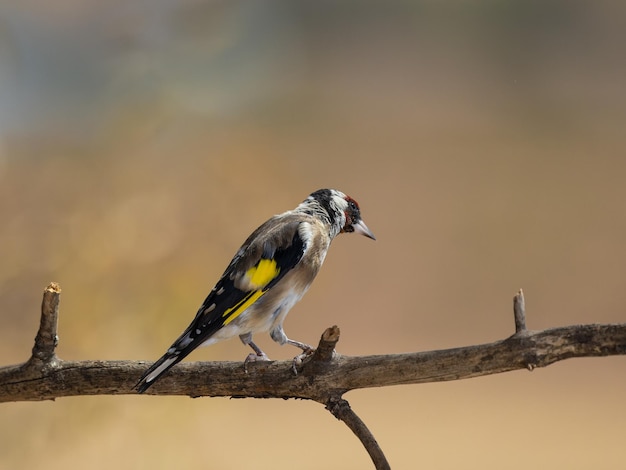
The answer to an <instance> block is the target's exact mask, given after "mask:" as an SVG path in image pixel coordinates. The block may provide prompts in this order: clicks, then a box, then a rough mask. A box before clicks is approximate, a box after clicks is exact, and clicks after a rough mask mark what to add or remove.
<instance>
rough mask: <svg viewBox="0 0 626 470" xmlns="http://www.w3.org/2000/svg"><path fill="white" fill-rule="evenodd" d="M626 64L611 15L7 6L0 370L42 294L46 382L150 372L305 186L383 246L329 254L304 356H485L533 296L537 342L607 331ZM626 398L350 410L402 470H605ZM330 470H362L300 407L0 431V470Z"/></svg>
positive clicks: (69, 415) (522, 383)
mask: <svg viewBox="0 0 626 470" xmlns="http://www.w3.org/2000/svg"><path fill="white" fill-rule="evenodd" d="M625 41H626V4H623V3H620V2H602V1H601V2H581V1H571V2H570V1H568V2H566V1H560V2H559V1H555V2H537V1H530V2H528V1H526V2H521V1H514V2H491V1H481V2H461V1H453V2H446V3H445V4H444V3H442V2H432V1H422V2H327V1H321V2H313V3H311V2H298V3H293V2H287V1H282V2H269V1H263V2H201V1H197V0H183V1H176V2H174V1H168V0H161V1H158V2H153V3H150V4H148V3H146V2H140V1H136V0H135V1H130V2H122V1H112V2H96V1H86V2H84V1H81V2H78V1H75V0H61V1H56V2H52V3H46V2H41V1H36V0H30V1H22V2H17V1H10V2H5V3H3V4H2V5H0V217H1V219H0V220H1V221H2V223H1V224H0V354H1V357H2V358H3V359H2V362H3V363H5V364H11V363H17V362H21V361H23V360H25V359H26V358H27V357H28V355H29V353H30V349H31V347H32V340H33V338H34V335H35V333H36V329H37V325H38V322H39V307H40V302H41V292H42V290H43V288H44V287H45V286H46V285H47V284H48V282H50V281H52V280H54V281H57V282H59V283H60V284H61V287H62V289H63V294H62V300H61V314H60V325H59V334H60V345H59V348H58V353H59V355H60V357H62V358H64V359H144V360H149V359H152V360H154V359H157V358H158V357H159V356H160V355H161V354H162V353H163V352H164V351H165V349H167V347H168V346H169V345H170V343H171V342H172V341H173V340H174V339H175V338H176V337H177V336H178V334H179V333H180V331H181V330H182V329H183V328H184V327H185V326H186V325H187V324H188V322H189V321H190V320H191V318H192V317H193V315H194V314H195V311H196V309H197V308H198V306H199V305H200V303H201V301H202V300H203V298H204V296H205V294H206V293H207V292H208V290H209V289H210V288H211V287H212V286H213V283H214V282H215V281H216V280H217V278H218V277H219V275H220V274H221V273H222V271H223V269H224V268H225V267H226V265H227V263H228V262H229V261H230V258H231V256H232V255H233V254H234V252H235V251H236V249H237V248H238V247H239V245H240V244H241V242H242V241H243V240H244V239H245V237H247V235H248V234H249V233H250V232H251V231H252V230H253V229H254V228H256V226H258V225H259V224H260V223H261V222H263V221H264V220H265V219H266V218H268V217H269V216H270V215H272V214H274V213H278V212H282V211H284V210H287V209H290V208H292V207H294V206H295V205H296V204H298V203H299V202H300V201H301V200H302V199H304V198H305V197H306V196H307V195H308V194H309V193H310V192H312V191H314V190H316V189H318V188H321V187H334V188H337V189H340V190H342V191H344V192H346V193H348V194H350V195H351V196H353V197H354V198H355V199H356V200H358V201H359V203H360V205H361V207H362V210H363V216H364V219H365V221H366V222H367V224H368V226H369V227H370V228H371V229H372V231H373V232H374V233H375V234H376V236H377V238H378V240H377V241H376V242H375V243H374V242H371V241H369V240H367V239H365V238H363V237H353V236H341V237H339V238H338V239H337V240H336V241H335V242H334V246H333V248H332V249H331V252H330V253H329V256H328V258H327V260H326V264H325V267H324V269H323V270H322V272H321V274H320V275H319V277H318V279H317V280H316V282H315V284H314V285H313V287H312V289H311V290H310V291H309V293H308V294H307V296H306V297H305V298H304V299H303V301H302V302H301V303H300V304H298V305H297V306H296V307H295V308H294V310H293V311H292V312H291V314H290V315H289V317H288V319H287V321H286V325H285V328H286V331H287V332H288V334H289V336H290V337H292V338H294V339H297V340H300V341H305V342H308V343H315V342H316V341H317V338H318V337H319V335H320V334H321V333H322V331H323V330H324V329H325V328H326V327H328V326H330V325H333V324H338V325H339V326H340V327H341V329H342V339H341V341H340V343H339V352H340V353H342V354H348V355H357V354H380V353H396V352H405V351H417V350H428V349H440V348H447V347H454V346H461V345H468V344H478V343H482V342H490V341H494V340H496V339H501V338H504V337H506V336H508V335H510V334H511V333H512V332H513V317H512V311H511V310H512V308H511V307H512V303H511V299H512V296H513V294H514V293H515V292H516V291H517V290H518V289H519V288H520V287H523V288H524V291H525V293H526V296H527V315H528V323H529V327H530V328H532V329H540V328H547V327H551V326H558V325H567V324H576V323H595V322H624V321H625V314H624V308H623V305H624V304H625V303H626V289H625V283H624V279H625V274H626V267H625V266H626V249H625V247H624V240H625V239H626V204H625V201H626V185H625V184H624V181H625V180H626V178H625V177H626V140H625V137H624V135H625V132H624V129H625V127H624V126H625V122H626V86H625V84H626V56H624V52H623V49H624V44H625V43H626V42H625ZM258 344H259V345H260V346H261V347H262V348H263V349H264V350H266V351H267V352H268V354H269V356H270V357H272V358H277V359H279V358H280V359H286V358H289V357H291V356H292V355H293V354H294V353H295V351H293V350H292V349H290V348H288V347H285V348H281V347H279V346H277V345H275V344H273V342H272V341H271V340H270V339H269V337H268V336H265V337H259V338H258ZM247 354H248V351H247V350H246V348H245V347H244V346H242V345H241V344H240V343H239V342H238V341H229V342H226V343H222V344H218V345H215V346H212V347H210V348H205V349H201V350H198V351H197V352H194V353H193V354H192V356H191V357H190V360H236V359H239V358H241V359H243V358H245V356H246V355H247ZM623 370H624V360H623V358H606V359H593V360H591V359H588V360H587V359H585V360H575V361H566V362H564V363H559V364H556V365H554V366H551V367H549V368H548V369H545V370H536V371H534V372H533V373H532V374H530V373H528V372H516V373H510V374H503V375H498V376H493V377H488V378H482V379H475V380H470V381H459V382H451V383H442V384H429V385H421V386H406V387H392V388H384V389H380V390H364V391H358V392H352V393H350V394H348V395H346V398H347V399H348V400H350V402H351V404H352V405H353V407H354V408H355V410H356V411H357V412H358V413H359V414H360V415H361V416H362V418H363V419H364V420H365V422H366V423H367V424H368V425H369V426H370V428H371V430H372V431H373V432H374V434H375V436H376V437H377V439H378V441H379V443H380V444H381V446H382V448H383V449H384V450H385V452H386V453H387V456H388V458H389V460H390V462H391V464H392V467H393V468H407V469H412V468H441V469H446V468H464V469H471V468H476V469H479V468H480V469H484V468H494V469H495V468H507V469H526V468H529V467H539V468H568V469H588V468H597V469H603V468H606V469H609V468H610V469H613V468H619V467H620V466H621V465H623V462H624V461H625V460H626V449H625V448H624V446H623V443H622V437H623V435H624V432H625V431H626V424H625V423H626V405H625V404H624V400H623V396H624V392H625V391H626V380H625V379H624V374H623ZM207 380H210V378H209V377H208V378H207ZM311 448H315V449H318V448H319V449H323V450H322V451H321V452H314V453H313V455H312V456H308V455H309V454H310V453H311V452H310V449H311ZM328 462H332V465H331V466H332V467H333V468H342V469H357V468H369V466H370V465H371V464H370V463H369V462H368V458H367V454H366V453H365V451H364V450H363V449H362V448H361V447H360V444H359V442H358V441H357V440H356V439H355V438H354V437H353V436H352V434H351V433H350V431H349V430H348V429H347V428H346V427H345V426H344V425H342V424H341V423H339V422H337V421H336V420H335V419H334V418H332V417H331V416H330V414H329V413H328V412H326V411H325V410H323V409H322V408H321V407H320V406H318V405H315V404H312V403H306V402H296V401H268V400H257V401H255V400H222V399H198V400H189V399H185V398H151V397H133V396H129V397H92V398H68V399H59V400H57V402H54V403H52V402H51V403H16V404H4V405H2V406H0V468H2V469H4V468H7V469H22V468H23V469H26V468H28V469H32V468H44V467H45V468H47V469H50V470H54V469H66V468H74V467H76V466H79V465H80V466H84V467H87V468H90V469H108V468H119V469H130V468H133V469H135V468H153V469H166V468H168V469H169V468H186V467H196V468H215V469H231V468H232V469H237V468H244V467H247V468H272V469H273V468H294V467H295V468H301V469H309V468H311V469H312V468H319V467H320V466H321V465H327V463H328Z"/></svg>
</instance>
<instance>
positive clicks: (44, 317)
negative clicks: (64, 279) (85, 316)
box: [31, 282, 61, 364]
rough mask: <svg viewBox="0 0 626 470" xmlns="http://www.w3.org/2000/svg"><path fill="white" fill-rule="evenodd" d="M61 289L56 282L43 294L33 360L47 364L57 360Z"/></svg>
mask: <svg viewBox="0 0 626 470" xmlns="http://www.w3.org/2000/svg"><path fill="white" fill-rule="evenodd" d="M60 295H61V287H60V286H59V284H57V283H56V282H51V283H50V284H49V285H48V287H46V288H45V290H44V292H43V300H42V302H41V320H40V322H39V331H37V336H36V337H35V345H34V346H33V352H32V357H31V360H39V361H42V362H44V363H46V364H48V363H52V362H54V361H55V359H56V355H55V349H56V347H57V344H58V343H59V337H58V336H57V324H58V320H59V296H60Z"/></svg>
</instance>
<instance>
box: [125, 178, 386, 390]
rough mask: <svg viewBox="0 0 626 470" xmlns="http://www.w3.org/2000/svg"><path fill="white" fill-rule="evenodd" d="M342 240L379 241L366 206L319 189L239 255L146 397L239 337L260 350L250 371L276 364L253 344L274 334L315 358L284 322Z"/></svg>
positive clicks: (153, 377) (146, 378)
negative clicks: (194, 358) (172, 374)
mask: <svg viewBox="0 0 626 470" xmlns="http://www.w3.org/2000/svg"><path fill="white" fill-rule="evenodd" d="M340 233H358V234H361V235H364V236H366V237H368V238H371V239H372V240H376V238H375V237H374V234H373V233H372V232H371V231H370V229H369V228H368V227H367V225H366V224H365V222H364V221H363V219H362V218H361V210H360V207H359V204H358V203H357V202H356V201H355V200H354V199H352V198H351V197H350V196H347V195H345V194H344V193H342V192H341V191H338V190H335V189H319V190H317V191H315V192H313V193H311V194H310V195H309V196H308V197H307V198H306V199H305V200H304V201H303V202H302V203H301V204H299V205H298V206H297V207H296V208H295V209H293V210H289V211H287V212H283V213H282V214H278V215H275V216H273V217H271V218H270V219H269V220H267V221H266V222H265V223H263V224H262V225H261V226H260V227H258V228H257V229H256V230H255V231H254V232H252V234H251V235H250V236H249V237H248V238H247V239H246V241H245V242H244V243H243V245H242V246H241V248H239V250H238V251H237V253H236V254H235V256H234V257H233V259H232V261H231V262H230V264H229V265H228V267H227V268H226V270H225V271H224V274H222V276H221V277H220V279H219V280H218V281H217V284H216V285H215V287H214V288H213V289H212V290H211V292H210V293H209V294H208V296H207V297H206V299H205V300H204V302H203V303H202V305H201V306H200V308H199V309H198V311H197V313H196V316H195V318H194V319H193V321H192V322H191V323H190V324H189V326H188V327H187V328H186V329H185V331H183V333H182V334H181V335H180V336H179V337H178V339H177V340H176V341H174V343H173V344H172V345H171V347H170V348H169V349H168V350H167V352H166V353H165V354H164V355H163V356H162V357H161V358H160V359H158V360H157V361H156V362H155V363H154V364H153V365H152V366H150V367H149V368H148V369H147V370H146V371H145V373H144V374H143V375H142V376H141V378H140V379H139V382H137V384H136V385H135V389H136V390H137V392H138V393H143V392H145V391H146V390H147V389H148V388H149V387H151V386H152V385H153V384H154V383H155V382H156V381H157V380H158V379H159V378H160V377H162V376H163V374H165V373H166V372H167V371H168V370H169V369H170V368H172V367H173V366H174V365H176V364H177V363H178V362H180V361H181V360H183V359H184V358H185V357H187V356H188V355H189V354H190V353H191V352H192V351H193V350H195V349H196V348H197V347H199V346H207V345H210V344H214V343H216V342H218V341H222V340H225V339H228V338H232V337H235V336H239V338H240V339H241V341H242V342H243V343H244V345H248V346H250V347H251V348H252V350H253V351H254V352H253V353H250V355H249V356H248V357H247V358H246V364H247V363H248V362H249V361H257V360H269V358H268V357H267V355H266V354H265V353H264V352H263V351H262V350H261V349H260V348H259V347H258V346H257V345H256V344H255V343H254V342H253V341H252V335H253V334H256V333H262V332H267V331H269V334H270V337H271V338H272V339H273V340H274V341H276V342H277V343H279V344H280V345H284V344H290V345H292V346H295V347H297V348H300V349H302V351H303V353H310V352H311V351H312V350H313V348H312V347H311V346H309V345H307V344H305V343H301V342H299V341H294V340H292V339H290V338H288V337H287V335H286V334H285V331H284V330H283V322H284V320H285V317H286V315H287V313H288V312H289V310H290V309H291V308H292V307H293V306H294V305H295V304H296V303H297V302H298V301H299V300H300V299H301V298H302V296H303V295H304V294H305V293H306V291H307V290H308V289H309V287H310V285H311V283H312V282H313V279H314V278H315V276H316V275H317V273H318V272H319V270H320V267H321V266H322V263H323V262H324V259H325V258H326V254H327V252H328V249H329V247H330V244H331V242H332V240H333V239H334V238H335V237H336V236H337V235H339V234H340Z"/></svg>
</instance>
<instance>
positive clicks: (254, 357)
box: [243, 352, 271, 374]
mask: <svg viewBox="0 0 626 470" xmlns="http://www.w3.org/2000/svg"><path fill="white" fill-rule="evenodd" d="M251 362H271V359H270V358H269V357H267V354H265V353H264V352H261V354H255V353H250V354H248V357H246V360H245V361H243V370H245V371H246V374H247V373H248V364H249V363H251Z"/></svg>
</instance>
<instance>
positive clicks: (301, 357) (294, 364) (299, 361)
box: [291, 346, 315, 375]
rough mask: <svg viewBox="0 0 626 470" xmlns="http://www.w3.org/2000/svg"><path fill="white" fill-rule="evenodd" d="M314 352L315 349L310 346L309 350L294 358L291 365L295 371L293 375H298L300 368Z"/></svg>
mask: <svg viewBox="0 0 626 470" xmlns="http://www.w3.org/2000/svg"><path fill="white" fill-rule="evenodd" d="M314 352H315V349H313V348H312V347H310V346H309V347H308V348H307V349H303V350H302V354H298V355H297V356H296V357H294V358H293V361H292V363H291V370H292V371H293V375H298V368H299V367H301V366H302V363H303V362H304V360H305V359H306V358H307V357H309V356H312V355H313V353H314Z"/></svg>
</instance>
